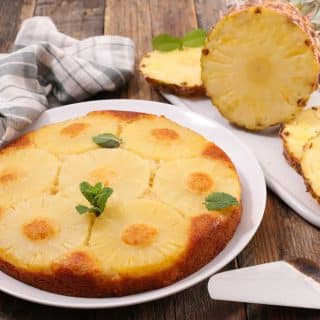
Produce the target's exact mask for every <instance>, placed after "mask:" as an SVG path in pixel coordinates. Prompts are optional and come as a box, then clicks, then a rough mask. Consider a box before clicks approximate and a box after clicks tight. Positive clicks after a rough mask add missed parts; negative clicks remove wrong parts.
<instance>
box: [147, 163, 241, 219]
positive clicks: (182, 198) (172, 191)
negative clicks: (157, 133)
mask: <svg viewBox="0 0 320 320" xmlns="http://www.w3.org/2000/svg"><path fill="white" fill-rule="evenodd" d="M240 190H241V188H240V182H239V178H238V175H237V173H236V171H235V169H234V168H233V166H230V164H229V162H227V161H225V160H224V159H205V158H200V157H199V158H193V159H178V160H173V161H168V162H165V163H162V164H161V165H160V168H159V169H158V170H157V172H156V175H155V178H154V182H153V187H152V190H151V193H152V195H153V196H155V197H156V198H158V199H159V200H161V201H163V202H165V203H167V204H169V205H171V206H173V207H175V208H176V209H178V210H180V211H181V212H182V213H183V214H185V215H188V216H195V215H199V214H203V213H205V212H206V211H207V209H206V207H205V205H204V200H205V198H206V196H207V195H208V194H210V193H212V192H225V193H229V194H231V195H232V196H234V197H235V198H237V199H238V200H239V201H240Z"/></svg>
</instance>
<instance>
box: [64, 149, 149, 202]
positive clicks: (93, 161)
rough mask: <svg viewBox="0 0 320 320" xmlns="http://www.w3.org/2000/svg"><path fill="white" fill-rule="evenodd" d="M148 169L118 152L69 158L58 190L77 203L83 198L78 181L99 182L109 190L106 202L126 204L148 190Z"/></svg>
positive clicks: (128, 154) (140, 161)
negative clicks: (123, 202)
mask: <svg viewBox="0 0 320 320" xmlns="http://www.w3.org/2000/svg"><path fill="white" fill-rule="evenodd" d="M150 171H151V165H150V162H149V161H148V160H144V159H141V158H140V157H138V156H137V155H135V154H133V153H131V152H129V151H126V150H122V149H98V150H92V151H88V152H86V153H83V154H81V155H73V156H69V157H68V158H67V159H66V160H65V161H64V163H63V165H62V168H61V172H60V176H59V184H58V189H59V191H60V193H61V194H62V195H67V196H72V197H73V198H74V199H76V200H77V201H83V200H84V198H83V196H82V195H81V192H80V190H79V184H80V183H81V182H82V181H88V182H89V183H91V184H95V183H97V182H102V183H103V184H104V186H106V187H111V188H113V190H114V192H113V194H112V196H111V198H110V200H109V201H118V200H121V201H128V200H131V199H134V198H136V197H139V196H141V195H142V194H143V193H144V192H145V191H146V190H147V189H148V188H149V177H150Z"/></svg>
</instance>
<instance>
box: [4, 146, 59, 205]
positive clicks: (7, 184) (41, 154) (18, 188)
mask: <svg viewBox="0 0 320 320" xmlns="http://www.w3.org/2000/svg"><path fill="white" fill-rule="evenodd" d="M58 169H59V161H58V159H57V158H56V157H54V156H53V155H52V154H50V153H48V152H46V151H43V150H38V149H32V148H30V149H28V148H27V149H21V150H16V151H13V150H10V152H4V153H3V154H2V155H1V157H0V207H8V206H11V205H15V204H17V203H18V202H19V201H21V200H24V199H29V198H30V197H32V196H36V195H39V194H41V193H50V192H52V191H54V184H55V181H56V179H57V174H58Z"/></svg>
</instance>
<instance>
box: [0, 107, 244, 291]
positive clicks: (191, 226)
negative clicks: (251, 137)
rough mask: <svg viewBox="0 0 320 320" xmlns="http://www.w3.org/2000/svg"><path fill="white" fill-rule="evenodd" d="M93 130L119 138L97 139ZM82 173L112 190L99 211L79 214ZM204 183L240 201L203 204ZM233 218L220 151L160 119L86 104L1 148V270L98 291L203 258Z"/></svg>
mask: <svg viewBox="0 0 320 320" xmlns="http://www.w3.org/2000/svg"><path fill="white" fill-rule="evenodd" d="M102 133H110V134H113V135H114V136H116V137H118V138H120V139H121V144H120V146H119V147H118V148H111V149H110V148H102V147H100V146H99V145H98V144H96V143H94V142H93V140H92V137H93V136H96V135H97V134H102ZM82 181H87V182H88V183H92V184H95V183H98V182H100V183H102V184H103V185H104V186H105V187H110V188H112V189H113V194H112V195H111V197H110V200H109V201H108V202H107V204H106V207H105V209H104V212H103V213H102V214H101V215H100V216H96V215H94V214H92V213H88V214H82V215H81V214H79V213H78V212H77V211H76V209H75V207H76V206H77V205H78V204H82V203H85V201H86V199H85V198H84V197H83V195H82V194H81V192H80V190H79V184H80V183H81V182H82ZM211 192H225V193H228V194H230V195H232V196H233V197H234V198H236V199H237V200H238V203H237V204H236V205H232V206H230V207H227V208H225V209H223V210H219V211H217V210H211V211H209V210H208V209H207V208H206V206H205V205H204V199H205V198H206V196H207V195H208V194H210V193H211ZM240 216H241V187H240V183H239V178H238V175H237V172H236V170H235V167H234V165H233V164H232V162H231V161H230V159H229V158H228V156H227V155H226V154H225V153H224V152H223V151H222V150H221V149H220V148H218V147H217V146H216V145H215V144H213V143H211V142H209V141H207V140H206V139H205V138H204V137H202V136H200V135H198V134H197V133H195V132H193V131H191V130H189V129H187V128H184V127H181V126H180V125H178V124H176V123H174V122H172V121H170V120H168V119H166V118H164V117H158V116H154V115H149V114H142V113H133V112H125V111H95V112H91V113H89V114H87V115H86V116H83V117H81V118H77V119H74V120H68V121H65V122H61V123H56V124H52V125H49V126H46V127H43V128H41V129H39V130H37V131H34V132H30V133H28V134H26V135H24V136H22V137H21V138H19V139H18V140H16V141H15V142H14V143H12V144H10V145H9V146H7V147H5V148H4V149H2V150H1V151H0V270H2V271H4V272H5V273H7V274H9V275H11V276H13V277H15V278H16V279H19V280H21V281H24V282H26V283H28V284H30V285H32V286H35V287H38V288H41V289H44V290H48V291H52V292H56V293H60V294H65V295H73V296H85V297H102V296H121V295H127V294H132V293H136V292H143V291H146V290H151V289H155V288H159V287H163V286H166V285H169V284H171V283H174V282H175V281H177V280H179V279H181V278H183V277H185V276H187V275H188V274H190V273H192V272H194V271H196V270H198V269H199V268H201V267H202V266H204V265H205V264H206V263H208V262H209V261H210V260H212V259H213V258H214V257H215V256H216V255H217V254H218V253H219V252H220V251H221V250H222V249H223V248H224V247H225V246H226V244H227V243H228V241H229V240H230V239H231V237H232V236H233V234H234V232H235V230H236V228H237V225H238V223H239V220H240Z"/></svg>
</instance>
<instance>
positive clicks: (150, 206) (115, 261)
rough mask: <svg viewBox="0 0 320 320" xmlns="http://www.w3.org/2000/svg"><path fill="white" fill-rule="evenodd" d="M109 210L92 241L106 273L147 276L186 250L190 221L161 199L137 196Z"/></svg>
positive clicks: (98, 222)
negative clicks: (136, 198) (139, 197)
mask: <svg viewBox="0 0 320 320" xmlns="http://www.w3.org/2000/svg"><path fill="white" fill-rule="evenodd" d="M106 211H107V212H108V213H107V214H104V215H103V216H101V217H100V218H99V219H96V221H95V223H94V225H93V228H92V233H91V238H90V241H89V248H90V249H91V250H92V251H93V252H94V254H95V255H96V257H97V259H98V260H99V261H101V264H102V265H103V266H105V268H106V269H105V270H104V271H105V272H106V273H109V272H110V271H111V272H112V273H116V274H120V275H125V276H129V277H138V276H146V275H148V274H150V273H154V272H158V271H162V270H164V269H166V268H168V267H170V266H171V265H174V263H175V262H176V261H177V259H178V258H179V257H181V255H182V254H183V253H184V251H185V250H186V247H187V244H188V236H187V235H188V226H189V224H188V221H187V220H186V219H184V218H183V217H182V216H181V215H180V214H179V212H177V211H176V210H175V209H173V208H172V207H170V206H167V205H165V204H163V203H162V202H159V201H156V200H149V199H138V200H133V201H131V202H127V203H123V204H121V205H119V204H118V205H114V206H112V205H111V206H109V207H107V209H106Z"/></svg>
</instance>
